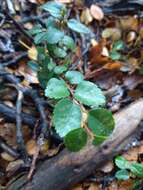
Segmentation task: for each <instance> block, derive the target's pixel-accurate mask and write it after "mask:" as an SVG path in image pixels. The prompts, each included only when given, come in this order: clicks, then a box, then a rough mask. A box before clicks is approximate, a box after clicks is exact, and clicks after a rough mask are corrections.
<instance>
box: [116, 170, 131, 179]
mask: <svg viewBox="0 0 143 190" xmlns="http://www.w3.org/2000/svg"><path fill="white" fill-rule="evenodd" d="M115 177H116V178H117V179H118V180H128V179H129V172H128V171H127V170H125V169H122V170H119V171H117V172H116V174H115Z"/></svg>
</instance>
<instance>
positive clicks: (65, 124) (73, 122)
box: [53, 99, 81, 137]
mask: <svg viewBox="0 0 143 190" xmlns="http://www.w3.org/2000/svg"><path fill="white" fill-rule="evenodd" d="M53 123H54V127H55V129H56V132H57V133H58V134H59V135H60V136H61V137H64V136H65V135H67V134H68V133H69V132H70V131H72V130H74V129H77V128H80V125H81V110H80V107H79V106H78V105H77V104H75V103H74V102H72V101H71V100H69V99H63V100H61V101H59V102H58V103H57V104H56V106H55V109H54V115H53Z"/></svg>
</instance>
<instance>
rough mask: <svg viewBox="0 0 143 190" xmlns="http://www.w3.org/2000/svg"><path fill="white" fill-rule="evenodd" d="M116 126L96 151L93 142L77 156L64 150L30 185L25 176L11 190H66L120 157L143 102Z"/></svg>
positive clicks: (133, 106) (122, 115)
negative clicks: (115, 157)
mask: <svg viewBox="0 0 143 190" xmlns="http://www.w3.org/2000/svg"><path fill="white" fill-rule="evenodd" d="M114 118H115V122H116V127H115V130H114V132H113V135H112V136H111V137H110V139H109V140H107V141H106V142H104V143H103V144H102V145H101V146H100V147H98V148H96V147H95V146H93V145H92V144H90V142H89V143H88V145H87V146H86V147H85V148H84V149H82V150H81V151H80V152H78V153H72V152H69V151H68V150H66V149H64V150H63V151H62V152H61V153H60V154H59V155H58V156H56V157H54V158H52V159H50V160H46V161H44V162H43V163H42V164H41V165H40V166H39V167H37V171H36V173H35V175H34V176H33V179H32V181H31V182H28V181H27V176H26V175H25V176H22V177H20V178H19V179H17V180H16V181H15V182H13V183H11V184H10V183H9V185H8V186H7V189H8V190H13V189H14V190H39V189H40V190H54V189H58V190H66V189H69V188H70V187H72V186H73V185H75V184H76V183H78V182H80V181H81V180H83V179H84V178H86V177H87V176H89V175H90V174H92V172H93V171H94V170H95V169H97V168H99V167H100V166H101V165H103V164H105V163H106V162H107V161H108V160H110V159H112V158H113V157H114V156H115V155H117V154H119V153H120V152H121V151H122V150H123V148H124V147H125V145H127V143H128V140H129V138H130V137H131V136H132V135H133V134H135V131H136V130H137V129H138V125H139V123H140V122H141V120H142V118H143V99H140V100H138V101H136V102H135V103H133V104H131V105H130V106H128V107H127V108H126V109H123V110H122V111H120V112H119V113H117V114H115V115H114Z"/></svg>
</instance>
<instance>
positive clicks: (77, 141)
mask: <svg viewBox="0 0 143 190" xmlns="http://www.w3.org/2000/svg"><path fill="white" fill-rule="evenodd" d="M64 143H65V145H66V147H67V148H68V149H69V150H70V151H73V152H77V151H79V150H80V149H81V148H83V147H84V146H85V145H86V143H87V133H86V132H85V131H84V129H83V128H78V129H74V130H72V131H70V132H69V133H68V134H67V135H66V136H65V138H64Z"/></svg>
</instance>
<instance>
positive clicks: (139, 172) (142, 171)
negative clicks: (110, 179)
mask: <svg viewBox="0 0 143 190" xmlns="http://www.w3.org/2000/svg"><path fill="white" fill-rule="evenodd" d="M129 169H130V171H131V172H132V173H133V174H134V175H135V176H137V177H143V164H140V163H137V162H133V163H131V164H130V167H129Z"/></svg>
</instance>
